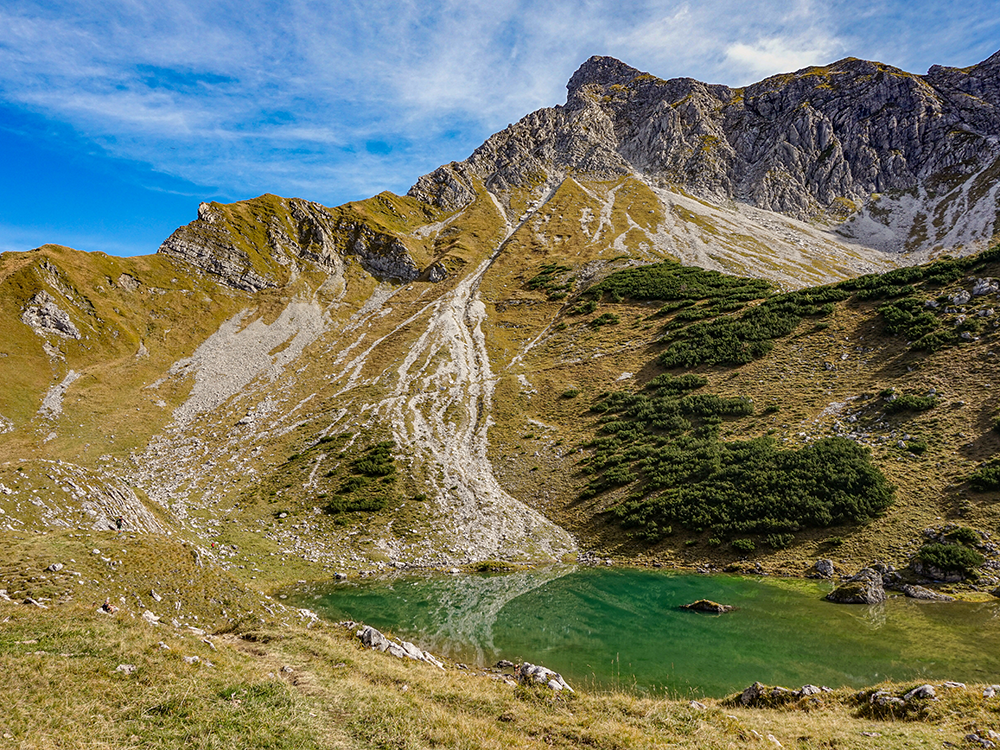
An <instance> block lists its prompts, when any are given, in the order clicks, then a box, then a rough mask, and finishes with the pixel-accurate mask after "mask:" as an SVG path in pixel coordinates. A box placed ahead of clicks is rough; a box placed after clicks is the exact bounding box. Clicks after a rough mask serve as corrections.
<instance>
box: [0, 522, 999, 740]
mask: <svg viewBox="0 0 1000 750" xmlns="http://www.w3.org/2000/svg"><path fill="white" fill-rule="evenodd" d="M3 536H4V538H3V542H4V549H6V550H9V551H10V552H9V556H8V560H9V562H8V564H7V566H5V567H4V569H3V575H4V576H5V580H12V577H11V576H10V575H9V574H10V572H11V571H12V570H13V571H15V573H14V576H13V579H14V585H16V586H18V587H19V588H18V592H17V595H16V596H15V597H14V598H15V599H20V598H21V597H23V596H26V595H31V596H32V597H34V598H36V599H38V600H41V601H42V602H43V603H44V604H45V605H46V606H47V607H48V609H44V610H43V609H39V608H37V607H35V606H33V605H20V604H16V603H10V602H3V601H0V622H2V627H0V669H2V670H3V673H4V680H3V681H2V683H0V700H3V701H4V705H5V706H6V709H5V712H4V716H3V717H2V719H0V747H7V746H10V747H25V748H27V747H31V748H56V747H58V748H111V747H115V748H120V747H164V748H168V747H178V746H180V745H184V746H185V747H198V748H223V747H232V746H239V747H248V748H249V747H254V748H258V747H259V748H286V747H287V748H309V747H327V748H329V747H342V748H363V747H386V748H389V747H391V748H422V747H448V748H501V747H511V746H515V747H553V746H554V747H567V748H568V747H580V746H593V747H608V748H647V747H690V748H728V747H744V746H747V745H751V746H755V745H760V746H762V747H767V746H773V743H771V741H770V740H768V739H767V735H769V734H770V735H773V736H774V737H775V738H776V739H777V740H779V741H780V742H781V743H782V745H783V746H785V747H803V748H806V747H832V746H835V747H843V748H904V747H918V746H922V745H924V744H926V745H929V746H939V745H940V743H941V742H942V741H945V742H952V743H959V742H961V739H962V738H963V737H964V736H965V735H966V734H968V733H969V732H972V731H978V732H980V733H981V734H985V733H986V732H987V731H988V730H990V729H992V730H994V731H995V730H997V729H1000V703H998V699H996V698H994V699H984V698H982V697H981V694H982V686H971V685H970V686H969V687H968V688H966V689H956V690H950V691H942V690H940V689H939V694H941V696H942V699H941V700H940V701H936V702H933V703H928V704H925V707H924V710H923V711H921V712H919V713H918V714H917V715H915V716H911V717H909V719H903V718H902V717H900V718H893V717H892V716H885V717H881V718H876V717H874V716H872V715H871V712H870V709H869V708H868V705H867V703H866V702H865V701H864V700H862V701H859V700H858V699H857V698H856V692H855V691H853V690H839V691H835V692H833V693H830V694H824V695H821V696H819V697H818V698H817V699H816V700H803V701H800V702H798V701H797V702H792V703H790V704H787V705H785V706H783V707H779V708H773V709H764V708H743V707H741V706H737V705H732V704H730V703H729V702H727V701H724V700H718V701H715V700H705V701H704V703H705V704H706V709H705V710H699V709H697V708H695V707H692V706H690V705H688V702H687V701H686V700H678V699H671V698H669V697H665V696H656V697H643V696H639V695H636V694H633V693H631V692H629V691H628V690H622V691H610V692H602V693H590V692H587V691H586V690H579V689H578V691H577V693H576V694H574V695H572V696H555V695H553V694H551V693H550V692H549V691H548V690H547V689H544V688H539V689H528V688H524V687H516V688H515V687H511V686H509V685H507V684H504V683H503V682H498V681H496V680H494V679H491V678H490V675H489V674H487V673H484V671H483V670H481V669H477V668H473V669H471V670H467V669H460V668H457V667H456V665H453V664H446V669H445V670H444V671H441V670H438V669H437V668H435V667H431V666H429V665H425V664H420V663H416V662H409V661H400V660H396V659H394V658H392V657H390V656H387V655H383V654H378V653H373V652H370V651H366V650H365V649H363V648H362V647H361V646H360V643H359V642H358V641H357V640H356V639H355V638H353V636H352V633H351V631H349V630H346V629H344V628H341V627H338V626H336V625H333V624H323V623H322V622H314V623H311V624H310V623H309V621H308V618H304V617H303V616H302V615H301V613H299V612H298V611H296V610H289V609H286V608H284V607H282V606H281V605H280V603H278V602H275V601H273V600H269V599H266V598H262V597H261V595H260V594H257V593H254V592H253V591H251V590H247V589H245V588H243V587H242V586H241V585H240V584H238V583H237V582H236V581H235V580H234V579H232V578H230V577H228V575H227V574H226V573H224V572H222V571H219V570H217V569H212V568H211V567H210V566H208V567H198V565H197V563H196V562H195V561H194V558H193V556H192V555H191V553H190V547H184V546H182V544H181V543H177V542H172V541H169V540H155V539H149V538H140V537H133V536H131V535H114V534H105V535H100V534H90V535H84V534H81V535H77V534H71V533H67V534H62V535H60V534H48V535H45V536H37V535H32V536H29V537H16V536H14V535H9V534H6V535H3ZM91 545H101V549H102V552H103V553H105V554H112V553H113V560H112V562H113V563H115V565H114V567H112V564H111V563H106V562H104V561H103V560H102V556H101V555H93V554H91V553H90V548H91ZM71 559H75V560H76V563H71V562H70V560H71ZM58 560H61V561H64V562H65V563H66V564H67V568H65V569H64V570H63V571H60V573H58V574H54V573H49V572H45V571H44V568H45V567H47V566H48V565H49V564H51V562H53V561H58ZM119 560H120V561H121V562H120V563H118V561H119ZM164 561H166V562H167V564H166V565H164V564H163V563H164ZM71 572H79V573H80V574H81V575H80V576H73V575H72V574H71ZM196 578H197V579H201V580H203V581H205V584H206V585H204V586H201V587H194V588H192V587H191V586H190V584H186V583H185V579H196ZM76 580H80V581H82V583H75V581H76ZM150 586H157V587H158V593H159V592H162V594H161V595H162V596H163V601H162V602H159V603H157V602H155V601H154V600H152V599H151V598H150V597H149V596H148V594H147V591H146V590H147V588H148V587H150ZM174 588H181V589H183V591H184V595H183V602H184V604H183V606H182V610H183V617H184V619H183V621H182V623H181V626H180V627H175V626H173V625H170V624H162V625H150V624H148V623H146V622H145V621H144V620H142V619H141V617H139V615H141V613H142V611H144V609H145V608H146V607H147V606H148V607H149V608H150V609H152V610H153V611H155V612H157V613H158V614H161V616H163V619H164V621H168V620H169V616H168V615H164V614H163V610H171V609H173V607H171V606H170V604H171V603H172V602H173V601H174V600H173V599H172V598H171V596H172V594H173V591H174ZM67 591H69V592H70V593H71V596H68V595H67V594H66V592H67ZM119 595H122V596H124V602H122V600H121V598H120V596H119ZM105 596H110V597H111V599H112V601H115V602H118V603H119V605H120V609H119V611H118V612H117V613H115V614H114V615H113V616H109V615H106V614H101V613H98V612H97V611H96V608H97V604H98V603H99V602H100V601H102V600H103V598H104V597H105ZM139 598H142V599H143V601H142V602H139V601H138V599H139ZM237 613H238V615H239V616H237V617H233V615H234V614H237ZM196 614H198V616H199V619H198V620H194V619H193V618H194V616H195V615H196ZM188 625H190V626H191V627H188ZM193 628H198V629H197V630H196V629H193ZM202 630H205V631H207V632H202ZM164 646H165V647H166V648H164ZM195 656H196V657H198V661H197V662H195V663H190V662H189V661H187V660H188V659H190V658H191V657H195ZM121 664H128V665H133V666H134V667H135V668H136V669H135V671H134V672H133V673H131V674H125V673H123V672H120V671H117V667H118V666H119V665H121ZM880 687H883V688H885V689H887V690H890V691H892V692H894V693H899V694H901V693H902V692H904V691H906V690H908V689H909V688H910V687H913V685H910V684H900V685H883V686H880ZM577 688H579V686H577ZM916 718H919V719H920V720H919V721H914V720H913V719H916Z"/></svg>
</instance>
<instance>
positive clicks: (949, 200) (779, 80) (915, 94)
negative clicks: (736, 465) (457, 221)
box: [410, 53, 1000, 249]
mask: <svg viewBox="0 0 1000 750" xmlns="http://www.w3.org/2000/svg"><path fill="white" fill-rule="evenodd" d="M567 89H568V95H567V99H566V103H565V105H562V106H557V107H552V108H548V109H542V110H539V111H537V112H534V113H532V114H530V115H528V116H526V117H525V118H523V119H522V120H521V121H519V122H518V123H517V124H515V125H511V126H508V127H507V128H506V129H504V130H503V131H501V132H499V133H497V134H495V135H493V136H492V137H491V138H489V139H488V140H487V141H486V142H485V143H484V144H483V145H482V146H480V147H479V148H477V149H476V150H475V152H473V154H472V155H471V156H470V157H469V158H468V159H466V160H465V161H463V162H453V163H451V164H448V165H446V166H443V167H441V168H439V169H437V170H435V171H434V172H432V173H431V174H429V175H426V176H424V177H422V178H420V180H418V181H417V183H416V184H415V185H414V186H413V187H412V188H411V190H410V195H412V196H415V197H417V198H420V199H422V200H424V201H427V202H430V203H433V204H436V205H439V206H441V207H444V208H449V209H454V208H458V207H460V206H462V205H464V204H465V203H467V202H468V201H470V200H471V198H472V196H473V190H474V185H475V183H476V181H480V182H481V183H482V184H484V185H485V186H486V187H487V188H489V189H490V190H491V191H492V192H494V193H495V194H498V195H500V196H503V194H504V192H505V191H506V190H508V189H509V188H511V187H524V186H527V185H530V184H532V183H537V182H538V181H539V180H540V179H547V180H558V179H561V178H562V177H565V176H568V175H573V176H574V177H577V178H580V177H590V178H594V179H609V178H614V177H617V176H620V175H624V174H630V173H631V174H637V175H641V176H642V177H643V178H644V179H646V180H647V181H649V182H650V183H651V184H654V185H660V186H665V187H670V186H682V187H684V188H685V189H687V190H690V191H693V192H695V193H696V194H699V195H701V196H703V197H706V198H708V199H710V200H715V201H731V200H737V201H742V202H745V203H749V204H751V205H753V206H755V207H758V208H763V209H766V210H770V211H776V212H781V213H783V214H786V215H789V216H792V217H795V218H798V219H809V220H817V219H819V220H821V221H823V222H825V223H831V224H837V223H841V222H843V221H844V220H845V219H847V218H849V217H852V216H854V217H855V218H864V219H865V221H858V222H855V223H851V224H845V225H844V227H843V231H844V233H845V234H847V235H848V236H855V235H857V236H859V238H860V239H861V240H862V241H864V240H872V237H870V236H869V235H872V233H873V232H875V233H876V234H878V232H876V231H875V229H872V227H870V226H868V224H869V223H871V222H872V221H875V222H876V223H880V224H881V225H882V226H886V227H888V229H889V230H891V232H892V234H893V240H892V241H889V242H888V244H890V245H891V244H893V243H895V245H896V246H895V247H892V248H889V247H886V248H883V249H904V247H902V245H906V243H907V242H908V243H909V245H908V246H907V247H906V248H905V249H913V246H914V245H915V244H921V243H923V244H924V245H929V244H933V243H934V239H935V237H937V238H938V239H939V240H940V239H941V238H942V237H943V236H944V235H945V234H946V233H947V232H946V231H945V230H946V229H947V228H942V227H943V224H945V223H946V220H949V219H950V220H952V221H953V220H954V219H955V218H956V216H958V215H959V214H961V215H964V216H967V217H969V218H970V220H972V221H973V222H974V223H975V224H976V227H975V230H976V231H977V232H978V233H979V234H980V235H984V236H986V239H987V240H988V239H990V238H991V237H992V235H993V233H994V231H995V229H996V226H995V225H996V223H997V214H998V212H997V192H996V183H997V181H998V177H1000V138H998V136H1000V110H998V106H1000V53H997V54H996V55H993V56H992V57H990V58H989V59H988V60H986V61H984V62H982V63H980V64H979V65H974V66H972V67H970V68H965V69H957V68H943V67H940V66H935V67H933V68H931V69H930V71H929V72H928V73H927V74H926V75H922V76H921V75H914V74H911V73H906V72H904V71H902V70H899V69H897V68H893V67H891V66H888V65H883V64H881V63H877V62H868V61H864V60H858V59H854V58H846V59H844V60H840V61H839V62H836V63H833V64H831V65H828V66H825V67H810V68H804V69H802V70H799V71H797V72H795V73H790V74H784V75H777V76H772V77H770V78H767V79H765V80H763V81H761V82H759V83H756V84H753V85H751V86H748V87H746V88H730V87H728V86H723V85H710V84H705V83H701V82H699V81H696V80H693V79H690V78H676V79H672V80H661V79H659V78H656V77H655V76H652V75H650V74H648V73H643V72H640V71H639V70H636V69H635V68H632V67H630V66H628V65H626V64H624V63H622V62H620V61H618V60H615V59H613V58H609V57H592V58H590V59H589V60H587V61H586V62H585V63H584V64H583V65H582V66H581V67H580V68H579V70H577V71H576V73H575V74H574V75H573V77H572V78H571V79H570V81H569V84H568V85H567ZM881 197H886V198H887V200H886V201H882V202H879V198H881ZM501 199H502V198H501ZM905 199H912V200H909V202H907V200H905ZM952 204H955V205H957V206H958V209H957V211H958V213H956V211H955V208H954V206H953V205H952ZM866 207H871V208H872V209H873V210H872V211H868V212H866V211H864V209H866ZM893 212H895V213H896V214H899V213H900V212H902V213H905V214H906V216H905V217H904V219H898V217H897V220H896V224H899V226H895V225H894V224H893V222H892V221H891V220H890V219H889V218H887V217H886V213H893ZM949 212H950V213H949ZM862 214H863V217H862ZM921 214H922V217H921ZM876 229H879V230H881V226H880V227H877V228H876ZM882 234H885V232H882ZM876 239H877V238H876ZM872 242H874V240H872ZM869 244H872V243H869ZM874 244H878V243H877V242H876V243H874ZM883 244H885V243H883Z"/></svg>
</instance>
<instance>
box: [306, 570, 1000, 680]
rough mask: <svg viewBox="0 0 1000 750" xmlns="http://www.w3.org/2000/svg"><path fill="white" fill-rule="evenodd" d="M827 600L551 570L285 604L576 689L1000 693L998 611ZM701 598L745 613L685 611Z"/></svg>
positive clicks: (729, 582) (812, 590)
mask: <svg viewBox="0 0 1000 750" xmlns="http://www.w3.org/2000/svg"><path fill="white" fill-rule="evenodd" d="M829 590H830V585H829V584H823V583H819V582H815V581H803V580H793V579H771V578H743V577H736V576H702V575H678V574H670V573H663V572H658V571H642V570H629V569H597V568H550V569H545V570H536V571H528V572H520V573H513V574H509V575H467V576H447V577H428V576H415V577H405V578H398V579H395V580H391V581H377V582H363V583H357V582H337V583H334V582H331V583H329V584H324V585H313V586H311V587H309V588H305V587H302V588H299V589H296V590H294V591H290V592H287V593H288V594H289V597H290V599H292V600H294V601H296V602H297V603H299V604H300V605H301V606H307V607H310V608H311V609H314V610H315V611H316V612H318V613H319V614H320V615H322V616H324V617H326V618H328V619H331V620H344V619H354V620H359V621H364V622H365V623H367V624H370V625H374V626H375V627H377V628H379V629H382V630H388V631H391V632H392V633H393V634H395V635H397V636H401V637H403V638H406V639H407V640H412V641H413V642H414V643H416V644H418V645H419V646H421V647H422V648H424V649H426V650H428V651H431V652H433V653H438V654H443V655H445V656H448V657H450V658H452V659H455V660H458V661H465V662H466V663H469V664H470V665H471V664H478V665H481V666H486V665H490V664H493V663H495V662H496V661H497V660H498V659H509V660H511V661H515V662H516V661H520V660H525V661H530V662H533V663H536V664H543V665H545V666H547V667H549V668H550V669H554V670H556V671H558V672H561V673H562V674H563V676H564V677H566V679H567V680H568V681H569V682H570V684H571V685H574V684H575V685H583V686H591V687H634V688H636V689H639V690H642V691H645V690H653V691H657V692H659V691H662V690H667V691H669V692H670V693H672V694H675V695H706V696H721V695H725V694H727V693H731V692H734V691H736V690H739V689H742V688H744V687H746V686H747V685H749V684H751V683H753V682H754V681H755V680H760V681H761V682H764V683H767V684H781V685H787V686H790V687H798V686H800V685H803V684H805V683H812V684H816V685H828V686H830V687H840V686H844V685H852V686H863V685H870V684H873V683H876V682H879V681H881V680H884V679H894V680H910V679H926V680H931V679H936V680H942V679H952V680H960V681H962V682H991V683H998V682H1000V602H988V603H982V604H973V603H966V602H952V603H937V602H918V601H914V600H912V599H905V598H903V597H897V598H893V599H890V600H889V601H888V602H886V603H885V604H882V605H877V606H874V607H868V606H862V605H843V604H831V603H829V602H825V601H823V596H824V595H825V594H826V593H827V592H828V591H829ZM696 599H712V600H714V601H718V602H723V603H725V604H732V605H735V606H736V607H737V608H738V609H737V610H736V611H735V612H731V613H728V614H725V615H706V614H701V613H695V612H688V611H685V610H680V609H678V607H679V606H680V605H682V604H687V603H689V602H692V601H694V600H696Z"/></svg>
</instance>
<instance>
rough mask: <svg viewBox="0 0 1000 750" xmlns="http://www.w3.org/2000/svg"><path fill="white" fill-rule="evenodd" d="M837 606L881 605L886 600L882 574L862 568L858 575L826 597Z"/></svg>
mask: <svg viewBox="0 0 1000 750" xmlns="http://www.w3.org/2000/svg"><path fill="white" fill-rule="evenodd" d="M826 599H827V601H831V602H835V603H837V604H879V603H880V602H884V601H885V599H886V595H885V588H883V586H882V574H881V573H879V572H878V571H877V570H873V569H872V568H862V569H861V570H860V571H859V572H858V573H857V574H856V575H854V576H851V577H850V578H848V579H847V580H846V581H844V583H842V584H841V585H840V586H838V587H837V588H836V589H834V590H833V591H831V592H830V593H829V594H827V595H826Z"/></svg>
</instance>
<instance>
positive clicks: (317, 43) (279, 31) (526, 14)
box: [0, 0, 1000, 255]
mask: <svg viewBox="0 0 1000 750" xmlns="http://www.w3.org/2000/svg"><path fill="white" fill-rule="evenodd" d="M998 49H1000V14H998V13H997V8H996V3H995V1H994V0H988V1H976V0H969V1H967V2H961V3H957V2H956V3H953V2H948V1H947V0H936V2H928V1H927V0H865V1H864V2H856V1H854V0H851V1H848V0H824V1H822V2H814V1H813V0H774V1H773V2H753V1H752V0H702V1H701V2H693V1H692V2H675V1H672V0H669V1H668V0H645V1H636V2H630V0H547V2H545V3H539V2H527V1H524V0H461V1H458V0H437V1H436V2H416V1H413V0H411V1H409V2H407V0H395V1H394V2H387V1H385V0H363V1H361V0H358V1H356V2H355V1H353V0H326V1H325V2H323V1H320V0H284V1H282V2H279V1H278V0H240V1H239V2H235V1H230V0H224V1H216V0H193V1H189V0H157V2H149V1H148V0H101V1H100V2H90V1H89V0H74V1H72V2H60V0H45V1H42V0H4V3H3V4H2V5H0V251H7V250H27V249H31V248H33V247H36V246H38V245H40V244H42V243H45V242H56V243H60V244H64V245H69V246H71V247H76V248H78V249H81V250H102V251H104V252H108V253H111V254H115V255H135V254H144V253H152V252H155V251H156V248H157V247H158V246H159V243H160V242H161V241H162V240H163V239H164V238H166V237H167V236H168V235H169V234H170V232H171V231H172V230H173V229H174V228H176V227H177V226H179V225H181V224H184V223H187V222H188V221H191V220H192V219H193V218H194V217H195V213H196V210H197V204H198V202H199V201H202V200H221V201H234V200H241V199H244V198H249V197H253V196H255V195H259V194H261V193H265V192H271V193H277V194H279V195H285V196H297V197H302V198H307V199H310V200H315V201H319V202H321V203H325V204H327V205H337V204H340V203H343V202H346V201H349V200H353V199H357V198H364V197H367V196H369V195H373V194H375V193H378V192H380V191H381V190H392V191H394V192H398V193H403V192H405V191H406V190H407V189H408V187H409V186H410V185H411V184H412V183H413V182H414V181H415V180H416V178H417V177H419V176H420V175H421V174H424V173H426V172H429V171H431V170H432V169H434V168H435V167H437V166H438V165H439V164H443V163H446V162H449V161H452V160H461V159H464V158H465V157H466V156H468V154H469V153H470V152H471V151H472V150H473V149H474V148H475V147H476V146H477V145H479V144H480V143H481V142H482V141H483V140H485V139H486V137H488V136H489V135H490V134H491V133H493V132H495V131H497V130H499V129H502V128H503V127H505V126H506V125H507V124H508V123H509V122H514V121H516V120H518V119H519V118H520V117H522V116H523V115H525V114H527V113H528V112H530V111H532V110H534V109H537V108H539V107H543V106H551V105H554V104H559V103H562V102H563V101H564V100H565V85H566V82H567V81H568V80H569V77H570V76H571V75H572V73H573V71H574V70H575V69H576V68H577V67H578V66H579V65H580V63H581V62H583V61H584V60H585V59H587V58H588V57H589V56H590V55H594V54H606V55H613V56H615V57H618V58H619V59H622V60H624V61H625V62H628V63H629V64H631V65H633V66H635V67H637V68H640V69H642V70H647V71H649V72H651V73H653V74H655V75H658V76H660V77H663V78H670V77H675V76H690V77H693V78H698V79H701V80H705V81H710V82H716V83H726V84H730V85H742V84H746V83H751V82H753V81H756V80H759V79H761V78H763V77H765V76H767V75H770V74H773V73H778V72H783V71H790V70H795V69H797V68H800V67H804V66H806V65H813V64H825V63H828V62H832V61H834V60H838V59H840V58H842V57H847V56H854V57H863V58H868V59H876V60H880V61H882V62H886V63H889V64H892V65H896V66H898V67H901V68H903V69H905V70H909V71H911V72H917V73H923V72H926V70H927V68H928V67H930V65H932V64H935V63H937V64H943V65H954V66H960V67H961V66H966V65H971V64H973V63H976V62H979V61H981V60H983V59H985V58H986V57H988V56H990V55H991V54H993V53H994V52H996V51H997V50H998Z"/></svg>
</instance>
